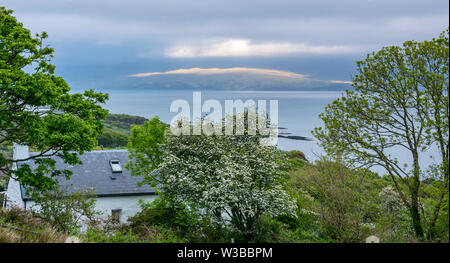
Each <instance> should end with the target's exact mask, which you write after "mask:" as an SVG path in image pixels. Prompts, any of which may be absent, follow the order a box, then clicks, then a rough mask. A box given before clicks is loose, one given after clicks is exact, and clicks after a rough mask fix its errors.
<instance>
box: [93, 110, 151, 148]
mask: <svg viewBox="0 0 450 263" xmlns="http://www.w3.org/2000/svg"><path fill="white" fill-rule="evenodd" d="M146 120H147V119H146V118H144V117H140V116H133V115H127V114H108V115H107V116H106V119H105V120H104V121H103V124H104V125H105V126H104V129H103V134H102V135H100V136H98V137H97V140H98V146H100V147H103V148H123V147H126V146H127V143H128V137H129V135H130V131H131V126H132V125H142V124H144V122H145V121H146Z"/></svg>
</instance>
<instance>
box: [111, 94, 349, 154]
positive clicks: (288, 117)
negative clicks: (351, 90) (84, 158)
mask: <svg viewBox="0 0 450 263" xmlns="http://www.w3.org/2000/svg"><path fill="white" fill-rule="evenodd" d="M340 94H341V92H310V91H294V92H293V91H278V92H270V91H262V92H260V91H249V92H246V91H201V96H202V102H204V101H206V100H208V99H216V100H218V101H219V102H221V104H222V108H223V109H224V108H225V106H224V103H225V100H237V99H240V100H243V101H245V100H247V99H252V100H254V101H255V102H257V100H267V111H269V110H270V107H269V100H278V122H279V125H278V126H279V127H283V128H286V129H282V130H280V132H283V133H291V134H289V135H297V136H304V137H308V138H311V139H312V141H298V140H290V139H284V138H279V140H278V147H279V148H280V149H283V150H294V149H295V150H301V151H303V152H304V153H305V154H306V156H307V158H309V159H315V158H314V156H315V154H319V153H321V152H322V151H321V150H320V148H319V147H318V146H317V143H316V141H315V140H314V137H313V136H312V134H311V131H312V130H313V129H314V127H318V126H320V125H322V122H321V120H320V119H319V118H318V115H319V114H320V113H321V112H322V111H323V109H324V107H325V106H326V105H327V104H328V103H330V102H332V101H333V100H334V99H336V98H338V97H339V96H340ZM109 96H110V98H109V101H108V103H107V105H106V107H105V108H107V109H109V110H110V112H111V113H125V114H131V115H138V116H143V117H146V118H152V117H153V116H155V115H158V116H159V117H160V118H161V120H162V121H165V122H167V123H169V122H170V120H171V119H172V118H173V117H174V116H175V115H176V114H177V113H174V112H170V105H171V103H172V102H173V101H174V100H177V99H184V100H187V101H188V102H189V104H190V107H191V114H192V97H193V92H192V91H159V90H155V91H146V92H129V91H116V92H109ZM191 118H192V116H191Z"/></svg>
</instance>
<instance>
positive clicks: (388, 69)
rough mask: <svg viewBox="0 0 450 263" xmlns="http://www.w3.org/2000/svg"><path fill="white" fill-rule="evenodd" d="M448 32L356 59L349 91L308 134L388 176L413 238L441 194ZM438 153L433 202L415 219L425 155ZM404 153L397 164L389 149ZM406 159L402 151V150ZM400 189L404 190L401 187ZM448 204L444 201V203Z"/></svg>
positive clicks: (445, 184) (444, 191) (445, 187)
mask: <svg viewBox="0 0 450 263" xmlns="http://www.w3.org/2000/svg"><path fill="white" fill-rule="evenodd" d="M448 34H449V32H448V29H447V30H446V31H444V32H443V33H442V34H441V35H440V36H439V37H438V38H436V39H433V40H431V41H424V42H416V41H407V42H405V43H404V44H403V46H402V47H399V46H391V47H384V48H382V49H381V50H380V51H378V52H376V53H375V52H374V53H371V54H369V55H367V58H366V59H365V60H364V61H358V62H357V72H358V74H357V75H356V76H354V78H353V87H354V88H355V91H347V92H346V94H345V96H343V97H342V98H339V99H337V100H335V101H334V102H333V103H332V104H330V105H328V106H327V107H326V109H325V112H324V113H323V114H321V115H320V117H321V118H322V120H323V121H324V128H317V129H315V131H314V135H315V136H316V137H317V138H318V140H319V142H320V145H321V146H322V147H324V149H325V150H326V151H327V152H328V153H329V154H330V155H335V156H336V155H337V156H342V157H343V158H344V159H345V160H349V161H351V163H357V164H360V165H365V166H373V165H378V166H381V167H383V168H385V170H386V171H387V173H388V174H389V175H390V176H391V177H392V180H393V182H394V185H395V189H396V191H397V192H398V193H399V196H400V198H401V200H402V201H403V202H404V204H405V206H406V207H407V208H408V209H409V210H410V214H411V218H412V226H413V228H414V230H415V233H416V236H417V237H419V238H423V237H424V234H425V233H424V232H425V231H424V224H423V220H429V221H430V223H429V224H427V225H428V226H429V229H428V232H429V233H428V236H430V237H432V235H433V231H434V230H433V229H434V226H435V223H436V220H437V218H438V215H439V211H440V209H441V207H442V202H443V200H446V199H445V197H446V196H448V157H449V156H448V149H449V147H448V137H449V135H448V118H449V115H448V112H449V104H448V87H449V78H448V74H449V72H448V71H449V38H448ZM430 147H436V148H437V149H438V150H439V153H440V156H435V157H436V158H439V159H440V160H439V162H440V164H439V169H440V170H439V180H440V181H441V182H442V184H441V186H440V190H439V191H440V193H439V195H440V200H439V202H438V203H437V204H436V205H435V208H434V213H433V214H434V215H435V216H433V217H432V218H426V219H424V218H421V215H420V210H421V204H420V199H419V194H420V190H421V180H422V179H423V177H424V172H423V167H422V168H421V160H422V158H424V156H425V157H426V155H427V153H426V150H427V149H429V148H430ZM399 149H401V151H403V155H404V157H409V161H408V162H406V163H405V162H404V163H403V165H402V163H401V162H400V161H399V160H398V158H397V157H396V156H394V155H393V152H395V151H397V153H398V152H399ZM405 152H406V153H407V154H404V153H405ZM402 185H405V186H406V187H405V188H403V187H402ZM447 200H448V199H447Z"/></svg>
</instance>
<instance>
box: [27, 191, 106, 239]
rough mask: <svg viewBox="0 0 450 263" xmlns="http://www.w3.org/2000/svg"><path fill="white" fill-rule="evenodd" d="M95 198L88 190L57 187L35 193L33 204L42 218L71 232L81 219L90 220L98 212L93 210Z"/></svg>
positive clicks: (61, 229)
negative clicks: (76, 190)
mask: <svg viewBox="0 0 450 263" xmlns="http://www.w3.org/2000/svg"><path fill="white" fill-rule="evenodd" d="M95 202H96V200H95V199H94V198H93V194H92V193H89V192H73V193H68V192H66V191H63V190H60V189H57V190H54V191H47V192H44V193H41V194H39V195H36V198H35V206H36V207H37V208H38V211H39V212H38V213H39V215H40V217H41V218H42V219H44V220H45V221H46V222H48V223H49V224H51V225H52V226H53V227H55V228H56V229H58V230H59V231H61V232H65V233H72V232H74V231H76V230H77V229H78V228H79V227H80V223H81V222H82V220H90V219H93V218H94V217H95V216H97V215H99V214H100V213H99V212H98V211H96V210H95Z"/></svg>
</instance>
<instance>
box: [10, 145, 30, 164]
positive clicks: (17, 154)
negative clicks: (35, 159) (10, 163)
mask: <svg viewBox="0 0 450 263" xmlns="http://www.w3.org/2000/svg"><path fill="white" fill-rule="evenodd" d="M29 156H30V154H29V152H28V146H26V145H20V144H17V143H14V144H13V160H21V159H26V158H28V157H29Z"/></svg>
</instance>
